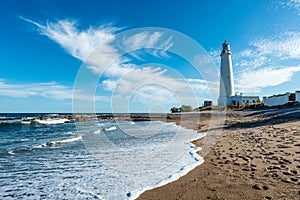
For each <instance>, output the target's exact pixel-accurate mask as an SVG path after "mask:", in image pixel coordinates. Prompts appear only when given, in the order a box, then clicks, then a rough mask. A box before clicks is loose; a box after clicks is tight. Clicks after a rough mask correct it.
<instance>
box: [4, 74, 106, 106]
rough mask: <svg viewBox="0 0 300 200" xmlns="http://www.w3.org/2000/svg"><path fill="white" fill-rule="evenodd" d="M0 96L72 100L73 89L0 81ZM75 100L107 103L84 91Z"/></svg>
mask: <svg viewBox="0 0 300 200" xmlns="http://www.w3.org/2000/svg"><path fill="white" fill-rule="evenodd" d="M0 96H7V97H15V98H27V97H31V96H39V97H45V98H48V99H56V100H67V99H69V100H71V99H73V88H72V87H68V86H65V85H61V84H58V83H56V82H54V81H52V82H41V83H25V84H24V83H18V84H16V83H9V82H7V81H5V80H4V79H0ZM75 98H77V99H80V100H89V101H107V100H109V99H108V98H107V97H104V96H97V95H96V96H89V95H86V94H84V91H82V92H80V93H78V95H76V97H75Z"/></svg>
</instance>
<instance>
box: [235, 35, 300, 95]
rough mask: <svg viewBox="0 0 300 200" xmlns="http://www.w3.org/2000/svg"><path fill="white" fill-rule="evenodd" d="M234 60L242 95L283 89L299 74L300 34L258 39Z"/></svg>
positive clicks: (237, 82) (237, 84)
mask: <svg viewBox="0 0 300 200" xmlns="http://www.w3.org/2000/svg"><path fill="white" fill-rule="evenodd" d="M233 58H234V63H235V65H234V66H235V68H234V72H235V84H236V89H237V90H238V91H240V92H261V90H262V89H263V88H266V87H270V86H277V85H281V84H283V83H285V82H288V81H290V80H291V77H292V76H293V75H294V73H297V72H299V66H298V64H297V63H299V61H300V32H284V33H282V34H279V35H276V36H273V37H267V38H259V39H254V40H253V41H251V42H250V43H249V47H248V48H247V49H245V50H243V51H240V52H236V53H234V55H233Z"/></svg>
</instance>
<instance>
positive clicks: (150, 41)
mask: <svg viewBox="0 0 300 200" xmlns="http://www.w3.org/2000/svg"><path fill="white" fill-rule="evenodd" d="M23 19H24V20H25V21H27V22H29V23H31V24H34V25H35V26H36V27H37V29H38V31H39V32H40V34H42V35H45V36H47V37H48V38H49V39H51V40H53V41H55V42H56V43H58V44H59V45H60V46H61V47H62V48H63V49H65V51H66V52H68V53H69V54H70V55H72V56H73V57H76V58H78V59H80V60H82V61H83V62H84V63H85V64H86V67H87V68H89V69H90V70H91V71H92V72H93V73H95V74H99V75H102V74H103V75H104V77H105V79H104V80H103V81H102V82H101V85H100V87H102V89H104V90H106V91H112V92H114V93H116V92H117V93H118V94H119V95H125V96H126V95H128V94H131V93H132V92H133V91H135V92H137V93H136V96H137V97H138V98H137V99H140V100H141V99H143V98H144V100H145V97H147V95H149V93H151V95H152V96H153V97H155V98H152V103H153V100H155V99H157V100H159V102H160V103H161V102H162V101H163V100H164V101H165V102H170V98H169V92H166V88H168V89H167V90H170V91H172V92H175V93H180V92H185V91H187V88H190V85H189V84H188V83H186V81H185V80H183V79H182V78H174V77H172V76H169V75H167V73H166V72H167V71H166V70H164V69H161V68H159V67H154V66H147V67H144V66H143V67H139V66H137V65H136V64H134V63H133V62H131V60H130V58H128V57H125V56H124V55H123V52H126V51H128V52H129V54H134V53H135V52H132V51H134V50H138V49H140V48H141V49H147V48H150V49H151V48H154V49H158V50H153V51H150V53H151V54H152V55H154V56H158V57H160V56H167V54H165V53H164V52H166V51H167V50H168V49H169V48H170V47H172V45H173V41H172V37H164V35H163V33H162V32H157V31H156V32H152V33H150V32H147V31H144V32H137V33H135V34H133V35H130V36H128V37H124V38H121V40H118V41H117V42H116V41H115V40H116V35H117V31H119V30H120V28H117V27H112V26H100V27H90V28H88V29H86V30H80V29H79V28H78V25H77V23H76V21H69V20H60V21H58V22H55V23H51V22H48V23H47V24H44V25H43V24H41V23H37V22H35V21H32V20H29V19H25V18H23ZM119 39H120V38H119ZM114 42H116V43H117V45H121V47H122V49H121V50H122V52H119V49H118V48H117V47H116V46H115V45H116V44H115V43H114ZM118 47H119V46H118ZM146 51H147V50H146ZM148 53H149V52H148ZM133 56H136V58H138V59H139V58H140V57H139V55H135V54H134V55H133ZM107 66H109V67H108V68H107ZM153 83H156V84H157V85H158V84H159V85H160V87H154V86H153V85H152V86H151V87H150V86H149V85H151V84H153ZM141 86H143V87H146V88H148V89H149V90H147V92H146V93H145V91H146V90H144V89H141V88H140V87H141ZM161 86H163V87H161ZM138 88H139V89H138ZM153 88H156V89H153ZM150 89H151V90H150ZM198 89H199V88H198ZM138 93H140V95H139V94H138ZM146 94H147V95H146ZM142 97H143V98H142ZM144 102H147V101H146V100H145V101H144Z"/></svg>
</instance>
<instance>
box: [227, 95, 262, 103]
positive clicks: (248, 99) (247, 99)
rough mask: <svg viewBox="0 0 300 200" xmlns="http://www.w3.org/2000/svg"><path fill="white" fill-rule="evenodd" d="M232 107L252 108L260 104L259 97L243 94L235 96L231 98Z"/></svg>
mask: <svg viewBox="0 0 300 200" xmlns="http://www.w3.org/2000/svg"><path fill="white" fill-rule="evenodd" d="M230 99H231V104H230V105H231V106H243V105H247V106H251V105H256V104H258V99H259V96H243V94H240V95H234V96H231V98H230Z"/></svg>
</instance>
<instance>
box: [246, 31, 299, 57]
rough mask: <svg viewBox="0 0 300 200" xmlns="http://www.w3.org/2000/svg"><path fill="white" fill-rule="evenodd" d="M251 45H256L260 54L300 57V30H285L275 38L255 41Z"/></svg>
mask: <svg viewBox="0 0 300 200" xmlns="http://www.w3.org/2000/svg"><path fill="white" fill-rule="evenodd" d="M251 45H253V46H254V47H255V51H256V52H257V54H258V55H270V56H272V57H277V58H278V59H296V58H299V57H300V32H285V33H283V34H281V35H278V36H275V37H273V38H263V39H259V40H256V41H253V42H252V43H251ZM254 55H255V54H254Z"/></svg>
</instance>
